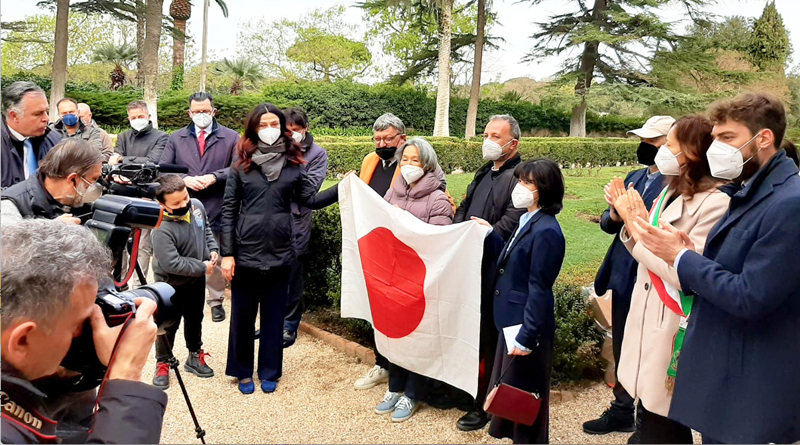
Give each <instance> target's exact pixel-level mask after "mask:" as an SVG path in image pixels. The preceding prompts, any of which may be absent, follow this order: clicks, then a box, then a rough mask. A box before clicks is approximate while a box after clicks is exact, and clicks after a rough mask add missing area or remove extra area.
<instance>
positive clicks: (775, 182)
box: [635, 93, 800, 443]
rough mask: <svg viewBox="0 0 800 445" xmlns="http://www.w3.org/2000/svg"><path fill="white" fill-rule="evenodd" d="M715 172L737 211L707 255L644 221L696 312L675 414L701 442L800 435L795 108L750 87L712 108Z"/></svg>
mask: <svg viewBox="0 0 800 445" xmlns="http://www.w3.org/2000/svg"><path fill="white" fill-rule="evenodd" d="M709 117H710V119H711V121H712V122H713V124H714V130H713V132H712V135H713V136H714V142H713V143H712V144H711V147H710V148H709V149H708V153H707V154H706V157H707V158H708V164H709V167H710V170H711V175H712V176H714V177H715V178H718V179H720V180H722V181H728V180H730V181H733V184H731V185H728V186H724V187H723V188H722V190H723V191H725V192H727V193H728V194H729V195H731V200H730V205H729V208H728V213H727V214H726V215H725V216H724V217H723V218H722V219H721V220H720V221H719V222H718V223H717V225H716V226H714V228H713V229H711V232H710V233H709V235H708V238H707V239H706V245H705V249H704V251H703V254H702V255H701V254H699V253H697V252H696V251H695V250H696V249H695V247H696V246H694V244H693V243H692V242H691V241H690V240H689V237H688V236H687V235H686V234H685V233H683V232H680V231H678V230H677V229H675V228H674V227H672V226H671V225H670V224H669V223H668V222H666V221H663V220H662V221H660V224H659V226H660V227H654V226H652V225H650V224H648V223H647V222H646V221H644V220H643V219H641V218H639V219H638V220H637V221H636V223H635V226H636V229H637V230H638V231H639V232H640V233H641V240H640V241H641V242H642V243H643V246H644V247H645V248H646V249H647V250H649V251H650V252H652V253H653V254H655V255H656V256H658V257H659V258H661V259H662V260H664V261H665V262H667V264H670V265H672V267H674V269H675V271H676V272H677V275H678V278H679V280H680V284H681V286H680V287H681V290H682V291H683V292H682V294H685V296H684V295H682V296H681V301H682V302H683V301H684V299H685V298H690V299H691V304H687V305H684V304H683V303H682V307H683V308H684V312H686V313H687V314H686V315H687V316H688V317H689V318H688V326H687V327H686V330H685V339H684V341H683V343H682V346H681V345H680V344H679V343H676V348H678V354H676V357H678V358H676V360H677V362H676V363H675V366H676V367H677V377H676V380H675V390H674V395H673V397H672V404H671V406H670V410H669V418H670V419H672V420H675V421H677V422H679V423H681V424H683V425H685V426H687V427H689V428H692V429H694V430H696V431H699V432H700V433H701V434H702V435H703V443H794V442H796V441H798V440H800V422H798V419H800V402H798V400H800V379H798V378H797V371H796V370H797V369H798V368H800V343H798V341H797V334H798V333H799V332H800V298H798V296H800V281H798V280H796V279H792V277H793V276H794V273H795V270H796V268H797V262H798V261H799V260H800V224H797V222H796V221H795V218H796V216H797V215H798V213H800V178H798V176H797V166H795V164H794V162H793V161H792V160H791V159H789V158H788V157H787V156H786V153H785V152H784V151H783V150H781V149H780V148H779V147H780V146H781V141H782V140H783V137H784V134H785V133H786V109H785V106H784V104H783V103H782V102H781V101H780V99H778V98H776V97H774V96H772V95H770V94H764V93H759V94H755V93H747V94H743V95H740V96H738V97H736V98H734V99H732V100H724V101H720V102H717V103H715V104H713V105H711V109H710V111H709Z"/></svg>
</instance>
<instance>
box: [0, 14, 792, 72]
mask: <svg viewBox="0 0 800 445" xmlns="http://www.w3.org/2000/svg"><path fill="white" fill-rule="evenodd" d="M202 1H203V0H194V1H193V3H194V4H195V7H194V10H193V14H192V19H191V20H190V21H189V29H188V31H189V34H190V35H191V36H193V37H195V38H196V39H197V44H196V47H197V48H198V49H199V47H200V44H199V40H200V36H201V33H202V29H203V23H202V17H203V14H202V8H201V7H200V6H201V5H202ZM226 1H227V4H228V9H229V10H230V15H229V17H228V18H227V19H226V18H224V17H223V16H222V13H221V12H220V10H219V7H217V6H216V4H215V3H214V1H213V0H212V1H211V9H210V13H209V23H210V25H209V29H210V33H209V36H210V37H209V50H210V51H211V53H212V54H213V55H214V56H217V57H220V58H221V57H226V56H227V57H230V56H233V55H234V51H235V45H236V32H235V29H236V27H237V24H238V23H239V22H241V21H245V20H249V19H256V18H260V17H265V18H268V19H270V20H271V19H275V18H281V17H285V18H288V19H297V18H299V17H301V16H302V15H304V14H306V13H308V12H309V11H311V10H314V9H316V8H323V9H325V8H329V7H331V6H333V5H337V4H341V5H344V6H346V7H347V10H346V13H345V15H344V20H345V21H346V22H349V23H352V24H356V25H358V26H360V27H363V26H364V25H363V19H362V13H361V10H360V9H358V8H355V7H352V5H353V4H354V3H355V2H353V1H352V0H348V1H336V0H296V1H288V2H287V1H277V0H226ZM36 3H37V1H36V0H17V1H14V2H9V1H3V5H2V11H0V12H1V13H2V20H3V21H11V20H20V19H22V18H24V17H25V16H26V15H32V14H39V13H43V12H44V11H43V10H41V9H39V8H37V7H36ZM169 3H170V0H165V1H164V8H165V11H167V10H168V8H169ZM765 4H766V0H718V1H717V2H716V4H715V5H714V6H712V7H710V8H708V10H710V11H711V12H712V13H714V14H718V15H743V16H751V17H757V16H759V15H760V14H761V11H762V10H763V8H764V5H765ZM776 6H777V8H778V11H779V12H780V13H781V15H782V16H783V19H784V24H785V26H786V27H787V29H788V30H789V32H790V37H791V39H792V45H793V47H794V48H795V49H797V48H800V21H798V20H797V19H796V18H797V17H798V15H800V1H798V0H776ZM493 9H494V11H495V12H496V13H497V18H498V21H499V22H500V24H499V25H497V26H495V27H494V28H493V29H492V30H491V34H493V35H496V36H499V37H502V38H503V39H504V40H505V42H504V43H500V49H499V50H496V51H492V52H490V53H489V54H488V55H487V59H486V63H485V64H484V75H483V80H484V82H489V81H493V80H497V79H499V80H500V81H505V80H508V79H511V78H514V77H523V76H527V77H532V78H535V79H544V78H546V77H548V76H550V75H551V74H553V73H554V72H556V71H558V69H559V66H560V61H559V60H557V59H550V60H546V61H543V62H541V63H522V62H521V61H520V60H521V59H522V57H523V56H524V55H525V54H526V53H527V52H528V51H529V50H530V48H531V46H533V43H534V42H533V40H532V39H530V38H529V36H530V35H531V34H532V33H533V32H534V31H535V29H536V27H535V26H534V25H533V23H535V22H538V21H543V20H546V19H547V17H549V16H550V15H552V14H554V13H563V12H568V11H570V10H572V9H574V2H573V1H569V0H545V1H544V2H543V3H542V4H540V5H537V6H530V2H517V1H516V0H494V1H493ZM660 15H662V17H663V18H664V19H665V20H668V21H671V22H676V23H678V24H679V25H678V26H685V24H686V17H685V15H684V14H683V10H682V9H680V8H679V7H671V8H667V9H665V10H663V11H660ZM796 62H797V61H796Z"/></svg>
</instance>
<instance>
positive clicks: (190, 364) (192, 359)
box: [183, 349, 214, 378]
mask: <svg viewBox="0 0 800 445" xmlns="http://www.w3.org/2000/svg"><path fill="white" fill-rule="evenodd" d="M206 356H208V354H206V353H205V351H203V350H202V349H201V350H199V351H197V352H190V353H189V358H187V359H186V363H184V365H183V369H185V370H186V371H187V372H191V373H192V374H194V375H196V376H198V377H202V378H209V377H214V370H213V369H211V367H209V366H208V365H207V364H206Z"/></svg>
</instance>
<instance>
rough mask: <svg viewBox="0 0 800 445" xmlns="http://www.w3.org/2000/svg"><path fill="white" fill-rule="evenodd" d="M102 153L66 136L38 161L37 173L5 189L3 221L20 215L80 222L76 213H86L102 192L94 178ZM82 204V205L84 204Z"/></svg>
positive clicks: (0, 202)
mask: <svg viewBox="0 0 800 445" xmlns="http://www.w3.org/2000/svg"><path fill="white" fill-rule="evenodd" d="M104 159H105V158H104V157H103V154H102V153H101V152H99V151H98V150H97V149H95V148H94V147H91V146H90V145H89V144H88V143H87V142H86V141H83V140H80V139H66V140H63V141H61V142H59V143H58V144H56V146H55V147H53V149H52V150H50V152H49V153H47V156H45V157H44V159H42V160H41V161H40V162H39V169H38V170H37V171H36V174H34V175H31V176H30V177H29V178H28V179H26V180H25V181H23V182H20V183H17V184H15V185H13V186H11V187H9V188H7V189H5V190H3V193H2V196H0V215H2V224H3V225H5V224H9V223H14V222H17V221H19V220H20V219H22V218H47V219H58V220H61V221H64V222H69V223H74V224H80V223H81V221H80V219H79V218H76V217H75V215H81V214H88V213H90V211H91V209H90V208H89V205H90V204H91V203H92V202H94V201H95V200H96V199H97V198H99V197H100V195H101V194H102V187H101V186H100V184H97V183H96V182H97V179H98V178H99V177H100V175H101V174H102V169H103V161H104ZM84 207H85V208H84Z"/></svg>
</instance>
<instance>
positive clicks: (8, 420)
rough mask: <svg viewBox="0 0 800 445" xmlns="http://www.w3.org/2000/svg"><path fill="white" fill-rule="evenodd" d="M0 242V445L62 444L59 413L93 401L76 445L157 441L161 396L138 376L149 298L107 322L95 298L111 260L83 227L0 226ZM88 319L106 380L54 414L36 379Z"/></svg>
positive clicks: (148, 337) (46, 374)
mask: <svg viewBox="0 0 800 445" xmlns="http://www.w3.org/2000/svg"><path fill="white" fill-rule="evenodd" d="M75 189H76V191H75V196H76V197H78V196H82V195H81V193H80V191H81V190H82V188H79V187H77V186H76V187H75ZM84 191H85V189H84ZM52 196H54V195H51V197H52ZM5 217H6V215H5V213H4V214H3V219H5ZM4 222H5V221H4ZM0 245H2V252H0V276H1V278H0V279H1V280H2V285H3V286H4V289H5V291H4V292H3V294H4V295H3V299H2V303H3V304H2V311H1V313H2V315H1V316H0V317H1V319H0V322H2V337H1V338H2V391H1V392H0V396H1V397H2V401H1V403H2V433H1V434H2V442H3V443H54V442H61V441H62V438H61V437H59V436H60V435H57V431H59V424H60V422H61V418H62V417H66V416H67V415H68V414H69V413H70V411H75V412H81V413H85V412H87V410H88V412H89V413H91V412H92V409H93V408H95V406H96V411H95V413H94V416H93V419H92V421H91V425H90V426H91V430H90V431H89V433H88V437H87V438H85V440H84V441H85V442H92V443H158V442H159V439H160V436H161V425H162V422H163V417H164V411H165V409H166V405H167V396H166V394H165V393H164V392H163V391H161V390H158V389H156V388H154V387H152V386H150V385H147V384H144V383H141V382H140V379H141V374H142V369H143V368H144V366H145V364H146V363H147V361H148V357H149V352H150V350H151V348H152V346H153V343H154V342H155V339H156V333H157V327H156V324H155V322H154V319H153V313H154V312H155V310H156V304H155V303H154V302H153V301H151V300H149V299H147V298H137V299H135V300H134V302H135V304H136V307H137V309H136V310H135V315H133V316H132V318H130V322H129V323H126V324H124V325H120V326H117V327H115V328H110V327H109V326H108V324H107V323H106V319H105V318H104V315H103V313H102V311H101V310H100V307H99V306H97V305H96V304H95V300H96V298H97V295H98V280H100V279H103V278H105V277H107V276H108V271H109V270H110V267H111V258H110V254H109V251H108V249H107V248H106V247H105V246H104V245H103V244H101V243H100V242H99V241H98V240H97V238H95V235H93V234H92V232H91V231H90V230H89V229H87V228H85V227H81V226H78V225H73V224H63V223H61V222H58V221H51V220H48V219H33V220H26V221H24V222H22V223H17V224H3V226H2V228H1V229H0ZM87 320H88V322H89V323H88V325H90V326H91V332H92V340H93V342H94V349H95V350H96V352H97V358H98V359H99V360H100V362H102V364H103V365H104V366H108V372H107V373H106V376H105V377H106V379H105V381H104V382H103V384H102V385H101V386H100V389H99V391H98V393H99V395H98V396H97V398H96V399H94V398H89V399H87V398H80V397H76V398H74V401H72V406H69V404H67V405H66V406H59V407H58V411H59V413H58V414H57V415H54V414H53V411H54V407H53V405H52V403H51V402H50V400H49V398H48V397H47V396H45V393H47V394H50V393H49V392H48V391H43V390H42V389H41V388H42V387H43V385H42V384H41V383H40V382H42V381H43V380H46V379H50V380H53V379H54V377H55V379H56V380H58V378H59V376H62V375H63V373H64V368H61V367H60V364H61V363H62V360H63V359H64V357H65V356H66V355H67V351H68V350H69V349H70V345H71V344H72V341H73V339H75V338H77V337H79V336H80V335H81V333H82V331H83V330H84V329H86V328H85V327H84V326H85V325H87V323H86V322H87ZM123 326H126V327H125V328H124V329H125V330H124V331H123ZM64 382H67V380H66V379H64ZM65 384H66V383H65ZM66 391H67V392H68V389H67V390H66ZM67 400H69V399H67ZM87 404H88V406H87ZM49 416H52V417H54V418H52V419H51V418H50V417H49Z"/></svg>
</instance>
